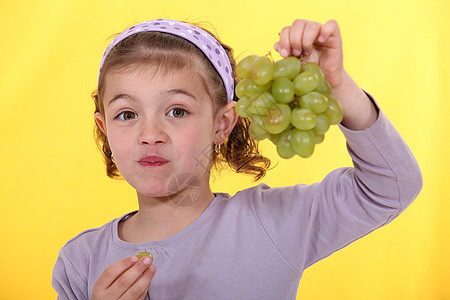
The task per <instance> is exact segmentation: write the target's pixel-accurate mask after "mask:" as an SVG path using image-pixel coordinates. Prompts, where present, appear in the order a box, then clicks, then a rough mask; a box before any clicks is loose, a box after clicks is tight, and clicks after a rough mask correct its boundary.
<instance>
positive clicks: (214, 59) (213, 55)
mask: <svg viewBox="0 0 450 300" xmlns="http://www.w3.org/2000/svg"><path fill="white" fill-rule="evenodd" d="M144 31H159V32H166V33H170V34H173V35H177V36H179V37H182V38H184V39H186V40H188V41H190V42H191V43H193V44H194V45H196V46H197V47H198V48H199V49H200V50H201V51H202V52H203V53H204V54H205V55H206V57H207V58H208V59H209V61H210V62H211V63H212V64H213V66H214V68H216V70H217V72H219V75H220V77H222V81H223V83H224V85H225V88H226V90H227V97H228V102H231V101H233V98H234V79H233V75H232V70H231V64H230V60H229V59H228V56H227V54H226V53H225V50H224V49H223V47H222V46H221V45H220V43H219V42H218V41H217V40H216V39H215V38H214V37H212V36H211V35H210V34H209V33H207V32H206V31H204V30H203V29H201V28H198V27H196V26H194V25H190V24H187V23H183V22H180V21H174V20H168V19H157V20H150V21H146V22H142V23H139V24H136V25H134V26H131V27H130V28H128V29H126V30H124V31H123V32H122V33H120V34H119V35H118V36H116V38H114V40H113V41H112V42H111V43H110V44H109V45H108V47H107V48H106V50H105V53H103V57H102V60H101V62H100V73H101V72H102V68H103V63H104V62H105V59H106V57H108V55H109V53H110V52H111V50H112V49H113V48H114V47H115V46H116V45H117V44H118V43H120V42H121V41H122V40H124V39H125V38H127V37H129V36H130V35H132V34H135V33H138V32H144ZM100 73H99V80H100Z"/></svg>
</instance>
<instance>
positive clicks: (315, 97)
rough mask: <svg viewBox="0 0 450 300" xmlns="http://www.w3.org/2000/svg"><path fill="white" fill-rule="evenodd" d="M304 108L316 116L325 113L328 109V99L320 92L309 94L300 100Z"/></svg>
mask: <svg viewBox="0 0 450 300" xmlns="http://www.w3.org/2000/svg"><path fill="white" fill-rule="evenodd" d="M298 104H299V105H300V107H302V108H307V109H309V110H311V111H312V112H313V113H315V114H320V113H323V112H324V111H325V110H326V109H327V107H328V99H327V97H326V96H325V95H323V94H321V93H319V92H309V93H308V94H305V95H303V96H301V97H300V98H299V99H298Z"/></svg>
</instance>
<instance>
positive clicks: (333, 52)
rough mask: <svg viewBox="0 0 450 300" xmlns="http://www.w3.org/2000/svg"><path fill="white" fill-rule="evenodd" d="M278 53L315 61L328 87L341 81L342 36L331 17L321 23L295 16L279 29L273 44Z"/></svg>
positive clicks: (342, 67)
mask: <svg viewBox="0 0 450 300" xmlns="http://www.w3.org/2000/svg"><path fill="white" fill-rule="evenodd" d="M274 48H275V50H277V51H278V52H279V53H280V54H281V56H283V57H287V56H296V57H300V56H303V58H304V59H305V60H306V61H309V62H315V63H318V64H319V66H320V68H321V69H322V71H323V73H324V76H325V78H326V79H327V80H328V82H329V83H330V85H331V87H332V88H336V87H338V86H339V85H340V84H342V81H343V77H344V75H345V70H344V66H343V53H342V39H341V34H340V30H339V26H338V24H337V22H336V21H335V20H330V21H328V22H326V23H325V24H324V25H322V24H320V23H318V22H313V21H307V20H300V19H298V20H295V21H294V23H292V25H291V26H287V27H284V28H283V29H282V30H281V32H280V40H279V41H278V42H276V43H275V45H274Z"/></svg>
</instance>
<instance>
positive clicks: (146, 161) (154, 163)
mask: <svg viewBox="0 0 450 300" xmlns="http://www.w3.org/2000/svg"><path fill="white" fill-rule="evenodd" d="M168 162H169V161H168V160H167V159H165V158H163V157H159V156H153V155H150V156H146V157H143V158H141V159H140V160H139V164H140V165H142V166H146V167H158V166H162V165H165V164H166V163H168Z"/></svg>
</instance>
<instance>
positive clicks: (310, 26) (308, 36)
mask: <svg viewBox="0 0 450 300" xmlns="http://www.w3.org/2000/svg"><path fill="white" fill-rule="evenodd" d="M321 27H322V24H320V23H318V22H308V23H306V25H305V29H304V31H303V37H302V53H303V55H304V56H309V55H311V53H312V51H313V44H314V42H315V41H316V39H317V37H318V35H319V32H320V28H321Z"/></svg>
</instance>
